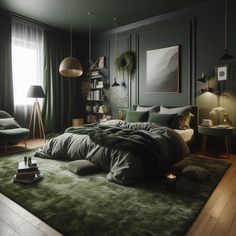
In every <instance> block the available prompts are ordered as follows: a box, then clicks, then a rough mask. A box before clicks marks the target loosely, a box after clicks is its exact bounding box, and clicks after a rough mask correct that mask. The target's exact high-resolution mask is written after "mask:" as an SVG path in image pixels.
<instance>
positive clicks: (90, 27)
mask: <svg viewBox="0 0 236 236" xmlns="http://www.w3.org/2000/svg"><path fill="white" fill-rule="evenodd" d="M91 15H92V13H91V11H89V12H88V16H89V72H91V66H92V26H91Z"/></svg>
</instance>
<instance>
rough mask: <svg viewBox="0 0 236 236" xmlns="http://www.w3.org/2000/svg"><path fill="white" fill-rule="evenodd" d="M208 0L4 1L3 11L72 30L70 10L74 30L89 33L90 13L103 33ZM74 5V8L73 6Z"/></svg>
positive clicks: (0, 3) (96, 29)
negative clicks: (116, 20)
mask: <svg viewBox="0 0 236 236" xmlns="http://www.w3.org/2000/svg"><path fill="white" fill-rule="evenodd" d="M204 1H206V0H0V8H2V9H4V10H7V11H10V12H13V13H17V14H19V15H22V16H25V17H28V18H31V19H34V20H36V21H39V22H42V23H44V24H48V25H51V26H54V27H56V28H59V29H63V30H68V29H69V25H70V17H69V16H70V9H71V12H72V14H71V16H72V26H73V31H76V32H78V33H84V32H87V31H88V21H89V19H88V11H89V10H90V11H91V12H92V13H93V14H92V17H91V21H92V31H93V32H103V31H106V30H109V29H112V28H114V27H115V22H114V17H115V16H116V17H117V18H118V25H119V26H122V25H127V24H129V23H133V22H136V21H139V20H143V19H146V18H149V17H152V16H157V15H161V14H164V13H167V12H171V11H175V10H178V9H181V8H185V7H189V6H191V5H194V4H197V3H200V2H204ZM70 6H71V7H70Z"/></svg>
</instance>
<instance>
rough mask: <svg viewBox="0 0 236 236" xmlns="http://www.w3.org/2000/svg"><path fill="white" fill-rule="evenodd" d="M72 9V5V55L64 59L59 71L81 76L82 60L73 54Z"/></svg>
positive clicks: (69, 75)
mask: <svg viewBox="0 0 236 236" xmlns="http://www.w3.org/2000/svg"><path fill="white" fill-rule="evenodd" d="M71 15H72V10H71V5H70V56H69V57H66V58H64V59H63V60H62V62H61V64H60V66H59V72H60V74H61V75H62V76H64V77H79V76H81V75H82V74H83V69H82V65H81V63H80V61H79V60H78V59H77V58H75V57H73V56H72V19H71V17H72V16H71Z"/></svg>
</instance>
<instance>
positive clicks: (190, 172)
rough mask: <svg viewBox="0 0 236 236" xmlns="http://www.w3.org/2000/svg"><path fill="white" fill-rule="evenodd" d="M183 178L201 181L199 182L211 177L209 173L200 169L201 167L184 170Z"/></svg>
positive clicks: (189, 167)
mask: <svg viewBox="0 0 236 236" xmlns="http://www.w3.org/2000/svg"><path fill="white" fill-rule="evenodd" d="M182 174H183V176H185V177H187V178H190V179H194V180H199V181H204V180H205V179H207V178H208V177H209V171H208V170H206V169H204V168H202V167H200V166H192V165H190V166H187V167H185V168H184V169H183V170H182Z"/></svg>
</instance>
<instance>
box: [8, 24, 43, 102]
mask: <svg viewBox="0 0 236 236" xmlns="http://www.w3.org/2000/svg"><path fill="white" fill-rule="evenodd" d="M12 73H13V88H14V104H15V105H27V104H32V102H33V101H32V99H29V98H27V97H26V94H27V91H28V88H29V86H30V85H42V83H43V30H42V29H41V28H38V27H37V26H35V25H31V24H29V23H26V22H24V21H18V20H13V21H12Z"/></svg>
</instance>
